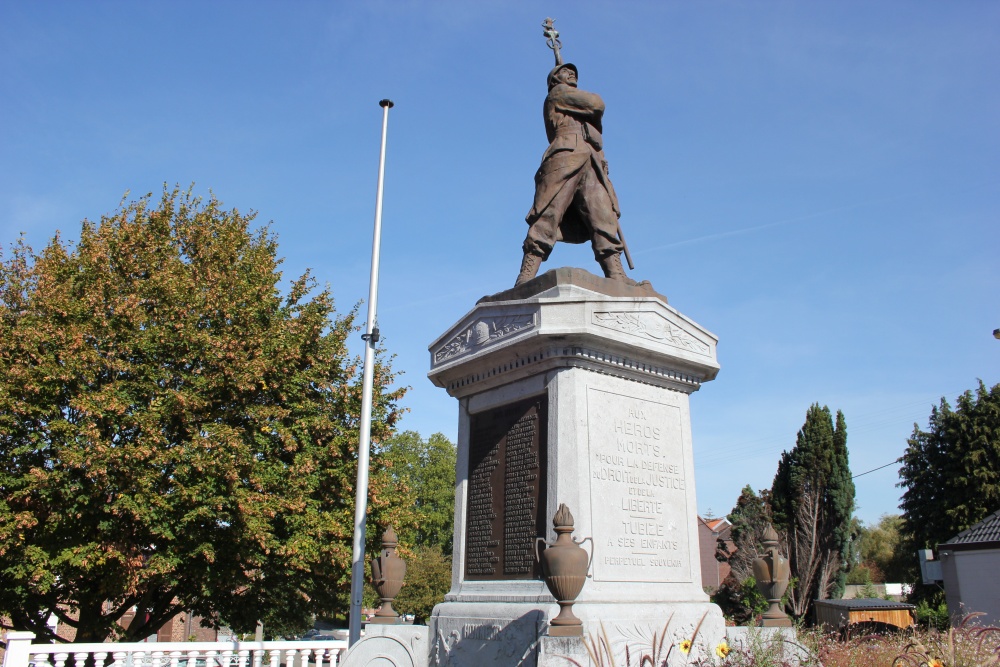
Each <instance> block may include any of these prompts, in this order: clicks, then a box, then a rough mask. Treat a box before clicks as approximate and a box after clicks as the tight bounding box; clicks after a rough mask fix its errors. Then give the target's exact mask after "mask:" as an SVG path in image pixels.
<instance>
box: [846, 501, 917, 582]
mask: <svg viewBox="0 0 1000 667" xmlns="http://www.w3.org/2000/svg"><path fill="white" fill-rule="evenodd" d="M902 526H903V517H902V516H900V515H898V514H883V515H882V516H881V517H880V518H879V520H878V523H876V524H875V525H874V526H872V527H870V528H869V527H867V526H864V525H862V526H861V530H860V531H859V536H858V557H859V558H860V559H861V564H862V565H865V566H866V567H868V569H869V571H870V572H874V573H877V576H873V577H872V582H873V583H876V584H879V583H883V582H886V581H887V582H891V583H900V582H904V581H907V577H906V569H907V568H906V564H907V561H908V560H911V559H912V556H908V555H907V554H906V553H905V552H904V551H903V549H902V543H901V535H900V530H901V529H902ZM861 583H864V582H861Z"/></svg>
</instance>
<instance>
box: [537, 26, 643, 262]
mask: <svg viewBox="0 0 1000 667" xmlns="http://www.w3.org/2000/svg"><path fill="white" fill-rule="evenodd" d="M552 21H553V19H551V18H546V19H545V20H544V21H542V35H544V36H545V43H546V44H548V46H549V48H550V49H552V52H553V53H554V54H555V57H556V67H559V66H560V65H562V64H563V58H562V53H560V51H559V50H560V49H561V48H562V42H560V41H559V31H558V30H556V29H555V26H554V25H553V24H552ZM615 227H616V228H617V230H618V240H619V241H621V242H622V250H623V251H624V254H625V261H626V262H628V268H629V271H635V265H634V264H633V263H632V253H630V252H629V251H628V243H626V242H625V234H623V233H622V225H621V223H620V222H619V221H618V220H617V219H616V220H615Z"/></svg>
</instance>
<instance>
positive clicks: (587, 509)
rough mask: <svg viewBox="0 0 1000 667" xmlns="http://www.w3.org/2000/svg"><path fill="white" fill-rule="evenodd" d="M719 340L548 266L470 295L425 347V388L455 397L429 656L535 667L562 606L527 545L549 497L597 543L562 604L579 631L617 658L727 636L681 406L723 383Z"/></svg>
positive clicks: (648, 303) (544, 526)
mask: <svg viewBox="0 0 1000 667" xmlns="http://www.w3.org/2000/svg"><path fill="white" fill-rule="evenodd" d="M716 343H717V339H716V338H715V336H713V335H712V334H711V333H709V332H708V331H706V330H704V329H702V328H701V327H699V326H698V325H697V324H695V323H694V322H692V321H691V320H689V319H687V318H686V317H684V316H683V315H681V314H680V313H678V312H677V311H676V310H674V309H673V308H671V307H670V306H669V305H667V303H666V298H664V297H662V296H660V295H656V294H655V293H652V292H650V291H646V290H643V289H640V288H633V287H628V286H625V285H623V284H621V283H618V282H615V281H611V280H607V279H604V278H598V277H596V276H593V275H592V274H590V273H588V272H586V271H583V270H581V269H555V270H553V271H549V272H548V273H546V274H544V275H543V276H539V277H538V278H536V279H534V280H532V281H530V282H528V283H526V284H524V285H522V286H520V287H518V288H515V289H512V290H508V291H507V292H502V293H500V294H497V295H494V296H493V297H487V298H484V299H481V300H480V302H479V303H478V304H477V305H476V307H475V308H473V309H472V311H470V312H469V313H468V314H467V315H466V316H465V317H463V318H462V319H461V320H460V321H459V322H458V323H456V324H455V325H454V326H453V327H451V328H450V329H449V330H448V331H447V332H446V333H445V334H444V335H443V336H441V337H440V338H439V339H438V340H436V341H435V342H434V343H433V344H432V345H431V347H430V352H431V371H430V373H429V377H430V379H431V380H432V381H433V382H434V383H435V384H436V385H438V386H440V387H444V388H445V389H446V390H447V391H448V393H449V394H451V395H452V396H454V397H456V398H457V399H458V400H459V437H458V440H459V442H458V482H457V495H456V503H455V551H454V569H453V573H452V588H451V591H450V592H449V594H448V596H447V597H446V599H445V602H444V603H443V604H441V605H438V607H436V608H435V610H434V613H433V616H432V619H431V624H430V627H431V642H432V644H433V645H434V649H433V650H432V661H434V662H437V663H438V664H444V663H450V664H473V663H489V664H496V665H515V664H523V663H527V664H529V665H533V664H535V662H536V660H537V655H538V650H537V647H538V643H537V642H538V638H539V637H540V636H542V635H544V634H545V632H546V628H547V623H548V620H549V619H550V618H551V617H552V616H554V615H555V614H556V613H557V612H558V607H557V605H556V604H555V603H554V600H553V599H552V597H551V596H550V595H549V593H548V591H547V590H546V588H545V585H544V583H543V582H542V581H541V580H540V571H539V569H538V567H537V564H536V562H535V552H534V549H535V544H534V541H535V538H536V537H537V536H544V537H547V538H549V539H551V538H553V537H554V534H553V531H552V524H551V517H552V514H553V513H554V512H555V509H556V508H557V507H558V506H559V503H566V504H567V505H568V506H569V508H570V510H571V511H572V513H573V515H574V517H576V532H575V535H576V536H577V537H579V538H583V537H591V538H592V542H589V543H588V544H587V545H585V546H586V548H588V549H589V548H592V549H593V560H592V563H591V569H590V575H591V578H590V579H588V581H587V583H586V584H585V585H584V587H583V592H582V593H581V594H580V596H579V597H578V598H577V602H576V604H575V606H574V607H573V611H574V613H575V614H576V615H577V616H578V617H580V618H581V619H582V620H583V622H584V627H585V631H587V632H596V631H600V624H603V626H604V629H605V630H606V632H607V634H608V635H609V637H610V638H611V640H612V643H615V644H616V648H617V649H618V650H620V651H622V652H623V651H624V642H626V641H627V642H628V643H629V644H630V645H631V646H632V647H633V650H635V649H639V650H642V649H646V650H648V640H649V639H651V637H652V633H653V632H654V631H657V632H658V631H662V629H663V627H664V625H665V624H666V623H667V622H668V620H669V622H670V625H669V629H668V636H669V637H672V638H675V639H676V641H677V642H678V643H679V642H680V641H681V640H682V639H685V638H690V637H691V635H692V633H693V632H694V629H695V627H696V626H697V625H698V624H699V622H701V626H700V630H699V632H698V637H697V640H696V650H699V651H700V650H701V649H704V650H705V651H706V653H707V652H708V651H709V647H714V645H715V644H717V643H718V641H720V640H721V639H722V638H723V637H724V636H725V630H724V623H723V619H722V614H721V612H720V611H719V608H718V607H717V606H715V605H713V604H710V603H709V601H708V597H707V596H706V595H705V593H704V592H703V591H702V588H701V571H700V560H699V548H698V533H697V525H696V521H697V517H696V507H697V506H696V500H695V486H694V460H693V457H692V446H691V426H690V411H689V407H688V397H689V395H690V394H691V393H692V392H694V391H696V390H697V389H698V388H699V387H700V386H701V384H702V383H703V382H707V381H709V380H712V379H713V378H714V377H715V376H716V374H717V372H718V369H719V366H718V364H717V362H716V355H715V352H716ZM644 642H645V643H644ZM675 653H676V654H677V655H681V654H680V652H679V651H675ZM706 653H703V654H702V655H705V654H706Z"/></svg>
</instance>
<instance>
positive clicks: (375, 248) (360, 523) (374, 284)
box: [348, 100, 392, 646]
mask: <svg viewBox="0 0 1000 667" xmlns="http://www.w3.org/2000/svg"><path fill="white" fill-rule="evenodd" d="M378 105H379V106H380V107H382V146H381V149H380V150H379V158H378V190H377V191H376V194H375V235H374V239H373V240H372V272H371V280H370V286H369V288H368V323H367V324H366V325H365V334H364V335H363V336H362V338H363V339H364V341H365V361H364V377H363V381H362V384H363V390H362V397H361V435H360V438H359V440H358V485H357V488H356V489H355V494H354V550H353V553H352V558H351V612H350V625H349V634H348V637H349V639H348V645H349V646H354V644H355V643H356V642H357V641H358V640H359V639H360V638H361V598H362V596H363V594H364V587H365V516H366V515H367V513H368V459H369V450H370V449H371V428H372V384H373V381H374V378H373V375H374V370H375V369H374V366H375V344H376V343H378V339H379V333H378V321H377V315H376V307H377V305H378V260H379V247H380V245H381V243H382V181H383V178H384V177H385V135H386V130H387V129H388V127H389V109H391V108H392V100H381V101H379V103H378Z"/></svg>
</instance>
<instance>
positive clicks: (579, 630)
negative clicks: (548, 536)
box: [535, 504, 592, 637]
mask: <svg viewBox="0 0 1000 667" xmlns="http://www.w3.org/2000/svg"><path fill="white" fill-rule="evenodd" d="M552 525H553V527H554V528H555V531H556V539H555V541H554V542H552V543H549V542H546V541H545V540H544V539H543V538H541V537H539V538H538V539H537V540H536V542H535V557H536V558H538V560H539V562H540V563H541V564H542V576H543V577H544V578H545V585H546V586H548V588H549V592H550V593H552V597H554V598H555V599H556V602H557V603H559V614H558V615H557V616H556V617H555V618H553V619H552V620H551V621H549V636H551V637H582V636H583V622H582V621H581V620H580V619H579V618H577V617H576V616H575V615H574V614H573V602H574V601H575V600H576V596H578V595H579V594H580V591H582V590H583V584H584V582H585V581H586V580H587V572H588V571H589V570H590V559H591V558H592V554H591V555H588V554H587V552H586V551H585V550H584V549H583V547H581V546H580V545H581V544H583V543H584V542H586V541H587V540H589V539H590V538H589V537H588V538H586V539H584V540H581V541H580V542H577V541H576V540H574V539H573V538H572V536H571V533H572V532H573V515H572V514H570V511H569V508H568V507H566V505H565V504H560V505H559V509H558V510H556V513H555V516H554V517H552ZM539 544H544V545H545V549H544V550H543V551H541V553H539V552H538V546H539Z"/></svg>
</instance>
